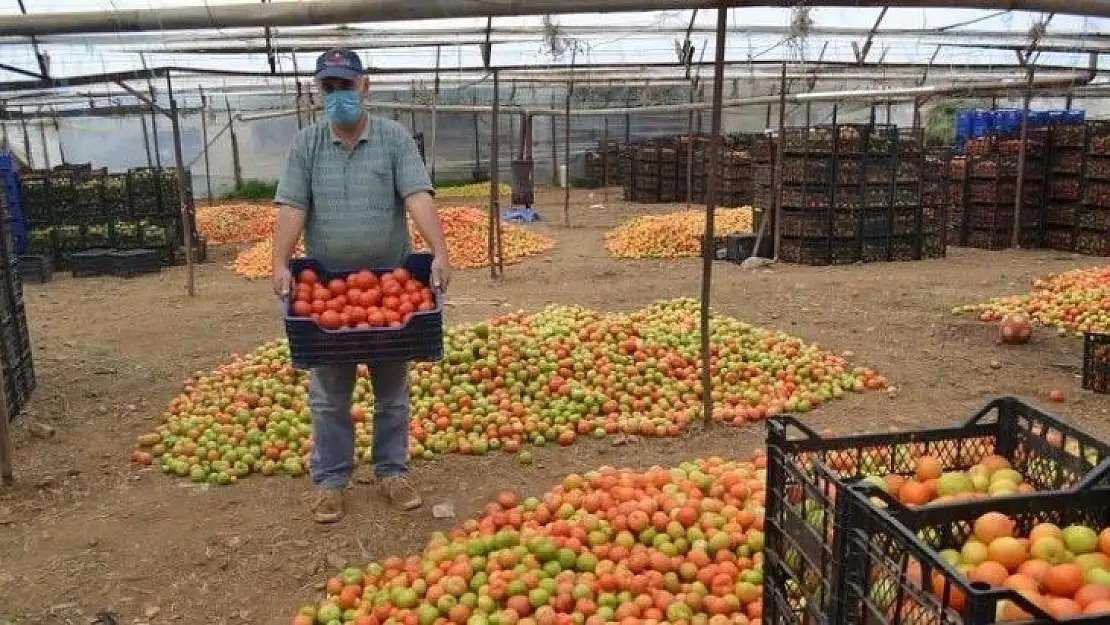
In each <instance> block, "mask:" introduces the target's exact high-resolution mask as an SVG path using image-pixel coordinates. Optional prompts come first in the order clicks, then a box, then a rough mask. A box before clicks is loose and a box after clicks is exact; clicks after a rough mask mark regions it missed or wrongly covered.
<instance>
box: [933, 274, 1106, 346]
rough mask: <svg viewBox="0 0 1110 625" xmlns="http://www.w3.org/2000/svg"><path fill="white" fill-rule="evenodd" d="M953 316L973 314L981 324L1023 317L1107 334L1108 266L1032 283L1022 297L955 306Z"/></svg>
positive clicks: (1061, 329) (1067, 329) (1063, 328)
mask: <svg viewBox="0 0 1110 625" xmlns="http://www.w3.org/2000/svg"><path fill="white" fill-rule="evenodd" d="M952 312H953V314H957V315H966V314H976V315H978V317H979V319H980V320H982V321H994V320H998V319H1002V318H1003V317H1006V316H1007V315H1015V314H1020V315H1026V316H1028V317H1029V318H1030V319H1031V320H1032V321H1033V322H1034V323H1039V324H1041V325H1043V326H1047V327H1051V328H1056V329H1057V330H1058V331H1059V333H1060V334H1061V335H1066V334H1068V333H1069V332H1074V333H1077V334H1083V333H1084V332H1110V266H1106V267H1094V268H1091V269H1077V270H1075V271H1068V272H1066V273H1061V274H1059V275H1053V276H1048V277H1045V278H1042V279H1039V280H1036V281H1034V282H1033V290H1032V291H1030V292H1029V293H1025V294H1023V295H1006V296H1003V297H996V298H994V299H992V300H990V301H988V302H985V303H982V304H968V305H964V306H957V307H956V308H954V309H953V310H952Z"/></svg>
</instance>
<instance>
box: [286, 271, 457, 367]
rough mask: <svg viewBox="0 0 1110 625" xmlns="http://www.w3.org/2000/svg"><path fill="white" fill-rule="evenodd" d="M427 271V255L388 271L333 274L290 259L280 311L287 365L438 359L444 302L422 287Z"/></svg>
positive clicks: (429, 275)
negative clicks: (290, 282) (288, 286)
mask: <svg viewBox="0 0 1110 625" xmlns="http://www.w3.org/2000/svg"><path fill="white" fill-rule="evenodd" d="M431 267H432V256H431V255H430V254H412V255H410V256H409V257H408V259H406V261H405V263H404V265H402V266H401V267H396V268H389V269H383V268H374V269H367V268H360V269H346V270H333V269H328V268H327V267H325V266H324V265H323V264H322V263H320V262H319V261H317V260H315V259H311V258H297V259H294V260H293V261H292V262H291V263H290V270H291V271H292V273H293V276H294V280H295V286H294V287H293V292H292V293H291V294H290V297H289V299H288V301H287V302H286V306H285V312H284V317H285V318H284V321H285V333H286V335H287V336H288V338H289V350H290V353H291V355H292V360H293V365H294V366H295V367H297V368H300V369H306V368H309V367H313V366H316V365H325V364H341V363H368V364H372V363H378V362H401V361H428V360H439V359H441V358H442V357H443V295H442V293H436V292H435V291H433V290H432V289H431V288H430V287H429V285H428V283H429V281H430V277H431Z"/></svg>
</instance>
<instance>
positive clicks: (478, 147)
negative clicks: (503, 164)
mask: <svg viewBox="0 0 1110 625" xmlns="http://www.w3.org/2000/svg"><path fill="white" fill-rule="evenodd" d="M470 103H471V104H472V105H474V106H475V107H477V106H478V94H476V93H471V95H470ZM471 118H472V119H473V121H474V175H473V176H471V177H472V178H474V182H478V181H479V180H480V179H481V177H482V144H481V130H480V128H479V126H478V114H477V113H475V114H474V115H472V116H471Z"/></svg>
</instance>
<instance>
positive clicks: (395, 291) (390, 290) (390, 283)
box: [382, 278, 404, 295]
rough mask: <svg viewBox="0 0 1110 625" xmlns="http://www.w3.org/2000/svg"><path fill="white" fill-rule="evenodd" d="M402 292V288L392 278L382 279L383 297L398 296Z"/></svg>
mask: <svg viewBox="0 0 1110 625" xmlns="http://www.w3.org/2000/svg"><path fill="white" fill-rule="evenodd" d="M403 290H404V287H402V286H401V283H400V282H398V281H397V280H394V279H393V278H383V279H382V293H383V294H384V295H400V294H401V292H402V291H403Z"/></svg>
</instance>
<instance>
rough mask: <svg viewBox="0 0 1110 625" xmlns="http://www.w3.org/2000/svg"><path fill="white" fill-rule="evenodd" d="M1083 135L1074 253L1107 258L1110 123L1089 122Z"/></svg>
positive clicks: (1109, 243)
mask: <svg viewBox="0 0 1110 625" xmlns="http://www.w3.org/2000/svg"><path fill="white" fill-rule="evenodd" d="M1086 135H1087V145H1086V146H1085V149H1086V158H1085V159H1084V163H1085V167H1084V170H1083V206H1082V207H1080V210H1079V218H1078V220H1077V221H1078V223H1077V232H1076V237H1075V238H1076V241H1075V251H1076V252H1079V253H1080V254H1090V255H1092V256H1110V121H1091V122H1088V123H1087V132H1086Z"/></svg>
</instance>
